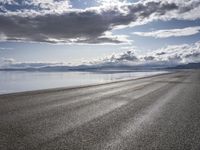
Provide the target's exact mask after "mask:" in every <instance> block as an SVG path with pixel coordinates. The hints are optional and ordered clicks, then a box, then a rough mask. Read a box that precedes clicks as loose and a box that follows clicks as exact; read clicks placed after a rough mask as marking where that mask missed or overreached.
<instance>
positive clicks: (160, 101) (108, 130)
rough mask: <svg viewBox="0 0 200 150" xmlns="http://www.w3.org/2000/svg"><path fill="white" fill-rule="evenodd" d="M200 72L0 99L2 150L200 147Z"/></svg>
mask: <svg viewBox="0 0 200 150" xmlns="http://www.w3.org/2000/svg"><path fill="white" fill-rule="evenodd" d="M199 112H200V71H199V70H187V71H186V70H183V71H174V72H172V73H166V74H160V75H154V76H150V77H143V78H139V79H128V80H124V81H114V82H110V83H103V84H96V85H88V86H79V87H73V88H55V89H46V90H37V91H29V92H20V93H11V94H2V95H0V122H1V123H0V149H1V150H18V149H20V150H27V149H28V150H31V149H35V150H40V149H41V150H47V149H48V150H49V149H65V150H125V149H126V150H133V149H143V150H149V149H159V150H161V149H176V150H179V149H180V150H183V149H194V150H198V149H199V148H200V142H199V141H200V113H199Z"/></svg>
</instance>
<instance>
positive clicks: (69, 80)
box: [0, 71, 165, 94]
mask: <svg viewBox="0 0 200 150" xmlns="http://www.w3.org/2000/svg"><path fill="white" fill-rule="evenodd" d="M160 73H165V71H156V72H128V73H110V74H109V73H89V72H21V71H20V72H9V71H8V72H6V71H5V72H4V71H2V72H0V94H3V93H13V92H21V91H32V90H39V89H48V88H58V87H72V86H80V85H89V84H98V83H104V82H110V81H115V80H125V79H130V78H140V77H144V76H150V75H154V74H160Z"/></svg>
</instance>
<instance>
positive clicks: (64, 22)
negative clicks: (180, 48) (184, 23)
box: [0, 0, 200, 44]
mask: <svg viewBox="0 0 200 150" xmlns="http://www.w3.org/2000/svg"><path fill="white" fill-rule="evenodd" d="M17 2H18V1H17ZM23 2H24V3H25V6H26V5H27V6H29V7H28V8H29V9H27V7H21V5H20V8H18V7H17V8H18V9H17V10H9V9H8V7H7V5H10V4H3V8H4V10H3V8H2V9H1V11H0V22H1V24H0V40H1V41H8V40H10V41H33V42H48V43H91V44H98V43H116V44H118V43H124V40H121V38H119V35H116V37H117V36H118V38H113V37H114V36H115V35H113V36H112V37H108V36H105V33H106V32H108V31H112V30H113V29H116V28H119V27H123V26H129V25H131V26H134V25H141V24H145V23H148V22H151V21H154V20H170V19H188V20H194V19H196V18H199V17H200V16H199V15H193V13H194V12H196V11H199V10H200V2H199V1H196V0H191V1H186V2H184V3H178V2H177V1H169V2H168V1H165V0H164V1H158V0H157V1H153V0H152V1H144V2H143V1H139V2H137V3H127V2H123V3H122V2H121V3H120V4H118V3H116V4H112V5H100V6H99V7H92V8H87V9H84V10H80V9H79V10H77V9H73V8H71V7H70V3H67V1H66V0H65V1H64V0H59V1H58V0H46V1H42V0H37V1H34V0H29V1H23ZM9 3H11V4H12V5H13V1H9ZM24 3H23V4H24ZM65 3H66V5H67V6H66V7H64V6H65ZM16 5H18V4H16ZM197 14H198V13H197Z"/></svg>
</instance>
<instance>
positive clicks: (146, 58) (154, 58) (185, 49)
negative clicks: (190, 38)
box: [91, 41, 200, 66]
mask: <svg viewBox="0 0 200 150" xmlns="http://www.w3.org/2000/svg"><path fill="white" fill-rule="evenodd" d="M193 62H200V41H199V42H196V43H194V44H182V45H171V46H167V47H164V48H161V49H157V50H154V51H152V52H150V53H146V54H145V55H141V54H136V53H134V51H127V52H125V53H122V54H113V55H112V56H108V57H106V58H103V59H101V60H98V61H95V62H92V63H91V64H96V65H97V64H98V65H102V66H104V65H131V66H137V65H143V66H145V65H155V66H175V65H178V64H186V63H193Z"/></svg>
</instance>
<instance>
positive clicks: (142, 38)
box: [0, 0, 200, 67]
mask: <svg viewBox="0 0 200 150" xmlns="http://www.w3.org/2000/svg"><path fill="white" fill-rule="evenodd" d="M191 62H200V1H199V0H0V67H14V66H20V65H21V66H26V67H27V66H29V67H31V66H38V67H40V66H45V65H72V66H73V65H81V64H90V65H93V64H102V65H106V64H129V65H135V64H159V65H160V64H161V65H162V64H174V65H177V64H182V63H191Z"/></svg>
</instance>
